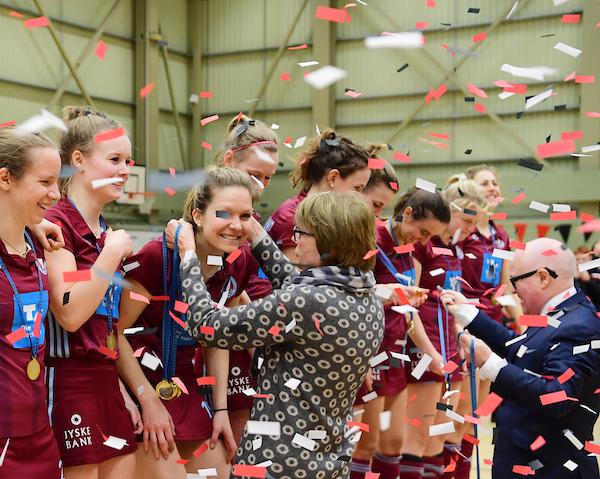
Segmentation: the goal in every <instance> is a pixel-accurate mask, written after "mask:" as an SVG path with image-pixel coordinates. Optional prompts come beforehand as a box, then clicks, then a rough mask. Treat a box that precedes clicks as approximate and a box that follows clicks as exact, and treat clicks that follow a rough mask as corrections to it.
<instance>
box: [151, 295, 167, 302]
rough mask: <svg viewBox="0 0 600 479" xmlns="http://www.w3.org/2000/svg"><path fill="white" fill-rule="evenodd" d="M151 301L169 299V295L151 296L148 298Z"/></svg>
mask: <svg viewBox="0 0 600 479" xmlns="http://www.w3.org/2000/svg"><path fill="white" fill-rule="evenodd" d="M150 299H151V300H152V301H169V299H170V297H169V296H152V297H151V298H150Z"/></svg>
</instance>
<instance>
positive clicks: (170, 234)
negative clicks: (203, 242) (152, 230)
mask: <svg viewBox="0 0 600 479" xmlns="http://www.w3.org/2000/svg"><path fill="white" fill-rule="evenodd" d="M180 226H181V230H180V231H179V236H178V237H177V247H178V248H179V253H180V256H181V257H183V255H184V253H185V252H186V251H195V250H196V240H195V238H194V229H193V228H192V224H191V223H188V222H187V221H185V220H184V219H179V220H171V221H169V222H168V223H167V227H166V228H165V237H166V239H167V247H168V248H170V249H173V247H174V245H175V233H176V232H177V228H178V227H180Z"/></svg>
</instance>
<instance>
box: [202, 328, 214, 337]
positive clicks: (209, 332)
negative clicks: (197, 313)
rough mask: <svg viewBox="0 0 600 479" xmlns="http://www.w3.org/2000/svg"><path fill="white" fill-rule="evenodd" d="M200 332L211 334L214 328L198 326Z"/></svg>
mask: <svg viewBox="0 0 600 479" xmlns="http://www.w3.org/2000/svg"><path fill="white" fill-rule="evenodd" d="M200 334H204V335H206V336H212V335H214V334H215V328H213V327H212V326H200Z"/></svg>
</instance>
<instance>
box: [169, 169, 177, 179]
mask: <svg viewBox="0 0 600 479" xmlns="http://www.w3.org/2000/svg"><path fill="white" fill-rule="evenodd" d="M175 173H176V171H175V168H173V167H172V166H169V174H170V175H171V178H175Z"/></svg>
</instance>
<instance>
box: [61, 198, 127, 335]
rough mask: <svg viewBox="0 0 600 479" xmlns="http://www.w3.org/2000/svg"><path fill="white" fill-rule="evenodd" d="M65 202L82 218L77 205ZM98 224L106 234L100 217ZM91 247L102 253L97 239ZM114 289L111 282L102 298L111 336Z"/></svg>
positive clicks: (103, 221) (71, 201) (104, 224)
mask: <svg viewBox="0 0 600 479" xmlns="http://www.w3.org/2000/svg"><path fill="white" fill-rule="evenodd" d="M67 200H69V203H71V206H73V208H75V210H77V213H79V216H81V217H82V218H83V215H82V214H81V212H80V211H79V209H78V208H77V205H76V204H75V203H73V200H72V199H71V198H69V197H68V196H67ZM99 222H100V228H101V229H102V233H106V231H107V230H108V225H107V224H106V221H105V220H104V218H103V217H102V216H100V219H99ZM90 244H91V243H90ZM93 246H95V247H96V250H97V251H98V254H100V253H102V248H100V245H99V244H98V240H97V239H96V242H95V244H94V245H93ZM116 288H117V286H116V285H115V284H114V283H113V282H112V281H111V282H110V284H109V285H108V288H107V289H106V292H105V293H104V298H102V302H103V303H104V305H105V306H106V322H107V326H108V334H111V333H112V332H113V308H114V306H115V290H116Z"/></svg>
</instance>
